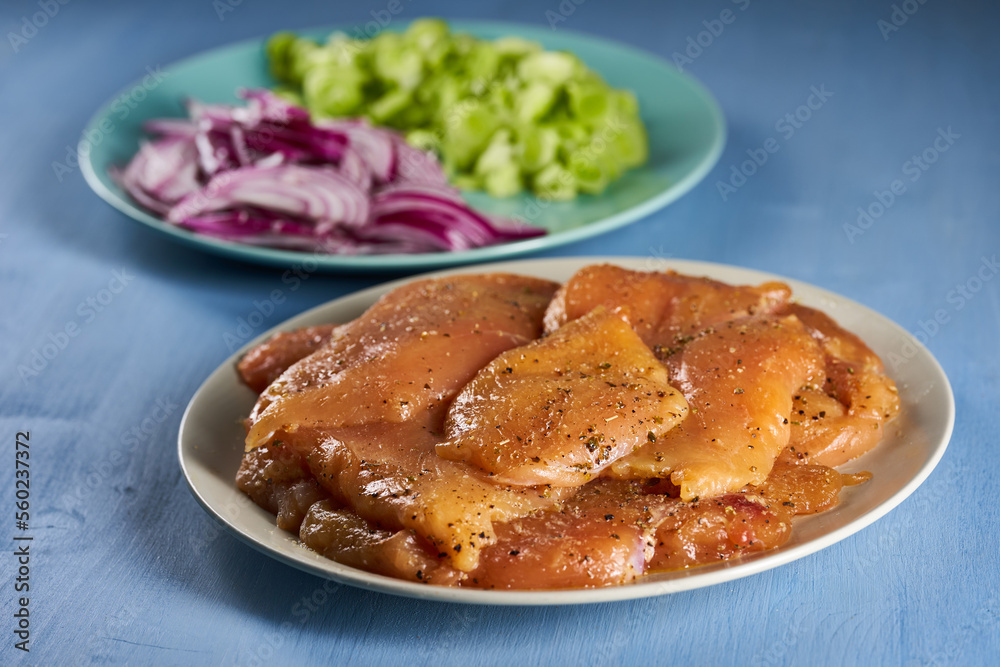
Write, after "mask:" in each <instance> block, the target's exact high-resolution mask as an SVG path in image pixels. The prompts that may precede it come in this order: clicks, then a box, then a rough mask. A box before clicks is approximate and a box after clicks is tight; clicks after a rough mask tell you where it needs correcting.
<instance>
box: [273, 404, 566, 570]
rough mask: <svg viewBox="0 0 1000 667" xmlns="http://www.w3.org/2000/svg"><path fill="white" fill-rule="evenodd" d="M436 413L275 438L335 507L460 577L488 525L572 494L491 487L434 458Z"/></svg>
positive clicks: (489, 534)
mask: <svg viewBox="0 0 1000 667" xmlns="http://www.w3.org/2000/svg"><path fill="white" fill-rule="evenodd" d="M443 413H444V411H443V410H442V409H440V408H438V409H436V410H435V411H433V412H431V411H428V412H426V413H425V414H424V415H420V416H419V417H417V418H414V419H412V420H410V421H408V422H404V423H401V424H391V423H384V424H369V425H365V426H354V427H345V428H339V429H330V430H327V431H323V432H319V431H313V430H311V429H308V428H302V429H297V430H296V431H295V432H293V433H280V434H279V437H280V438H281V443H282V446H283V447H284V446H287V447H290V448H292V449H294V450H296V451H300V452H302V453H303V454H304V455H305V456H306V458H307V460H308V465H309V468H310V470H311V472H312V473H313V475H314V476H315V477H316V479H317V481H318V482H319V483H320V484H321V485H322V486H323V488H324V489H326V490H327V491H328V492H329V493H330V494H331V495H332V496H333V498H334V499H335V500H337V501H338V502H340V503H342V504H344V505H346V506H348V507H350V508H351V509H352V510H353V511H355V512H356V513H357V514H358V515H359V516H360V517H362V518H363V519H365V520H367V521H370V522H372V523H374V524H376V525H377V526H378V527H379V528H381V529H384V530H390V531H398V530H403V529H408V530H412V531H413V532H414V533H415V534H416V535H417V536H419V537H420V538H421V539H423V540H425V541H426V542H427V543H428V544H430V545H433V547H434V548H435V549H436V550H437V551H436V553H437V554H439V555H440V556H441V557H442V558H447V559H448V560H449V562H450V563H451V565H452V566H453V567H455V568H457V569H460V570H463V571H469V570H471V569H472V568H474V567H475V565H476V561H477V559H478V558H479V552H480V550H481V549H482V548H483V547H484V546H486V545H488V544H490V543H492V542H493V541H495V537H496V536H495V532H494V523H496V522H503V521H510V520H512V519H515V518H517V517H521V516H525V515H527V514H530V513H532V512H535V511H537V510H539V509H547V508H551V507H553V506H554V505H555V504H556V503H557V502H558V501H559V500H561V499H564V498H566V497H568V496H570V495H571V494H572V491H573V490H572V489H553V488H549V487H544V486H543V487H530V486H521V487H512V486H504V485H499V484H494V483H493V482H492V481H490V479H489V478H488V476H487V475H486V474H485V473H482V472H481V471H479V470H477V469H476V468H474V467H472V466H470V465H468V464H466V463H461V462H455V461H447V460H445V459H442V458H440V457H439V456H437V454H435V453H434V445H435V444H436V443H438V442H440V441H441V429H442V427H443V423H444V414H443Z"/></svg>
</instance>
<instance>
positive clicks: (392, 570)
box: [299, 500, 462, 586]
mask: <svg viewBox="0 0 1000 667" xmlns="http://www.w3.org/2000/svg"><path fill="white" fill-rule="evenodd" d="M299 539H300V540H302V543H303V544H305V545H306V546H307V547H309V548H310V549H312V550H313V551H315V552H317V553H319V554H322V555H323V556H326V557H327V558H329V559H331V560H335V561H337V562H338V563H342V564H344V565H348V566H350V567H356V568H358V569H360V570H365V571H367V572H374V573H375V574H383V575H385V576H387V577H395V578H397V579H405V580H410V581H419V582H422V583H425V584H438V585H441V586H448V585H454V584H457V583H458V580H459V578H460V577H461V576H462V573H461V572H459V571H458V570H456V569H454V568H452V567H449V566H448V564H447V562H446V561H443V560H442V559H440V558H438V556H437V554H436V553H435V552H434V550H432V549H429V548H428V546H427V545H426V544H425V543H423V542H421V540H420V539H419V538H417V537H416V536H415V535H414V534H413V533H411V532H410V531H406V530H397V531H390V530H381V529H379V528H376V527H374V526H373V525H372V524H371V523H369V522H367V521H365V520H364V519H362V518H361V517H359V516H358V515H357V514H355V513H354V512H351V511H350V510H345V509H342V508H339V507H336V506H335V505H334V504H333V503H332V502H331V501H329V500H324V501H322V502H318V503H316V504H315V505H313V506H312V507H310V508H309V513H308V514H307V515H306V517H305V521H303V522H302V529H301V531H300V532H299Z"/></svg>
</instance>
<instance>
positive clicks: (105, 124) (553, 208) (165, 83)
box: [79, 21, 726, 271]
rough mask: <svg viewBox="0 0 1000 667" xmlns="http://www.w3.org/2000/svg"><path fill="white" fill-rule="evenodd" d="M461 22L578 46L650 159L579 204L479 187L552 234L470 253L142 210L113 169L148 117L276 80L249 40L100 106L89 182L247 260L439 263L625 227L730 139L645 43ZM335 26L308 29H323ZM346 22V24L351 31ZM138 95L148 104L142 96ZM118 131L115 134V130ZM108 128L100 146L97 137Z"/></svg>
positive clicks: (697, 91)
mask: <svg viewBox="0 0 1000 667" xmlns="http://www.w3.org/2000/svg"><path fill="white" fill-rule="evenodd" d="M451 25H452V28H453V29H454V30H456V31H463V32H469V33H471V34H473V35H476V36H478V37H483V38H487V39H495V38H497V37H502V36H505V35H517V36H519V37H524V38H526V39H531V40H535V41H537V42H540V43H541V44H542V45H543V46H544V47H545V48H546V49H552V50H565V51H571V52H573V53H575V54H577V55H578V56H579V57H580V58H581V59H582V60H583V61H584V62H585V63H586V64H587V65H588V66H589V67H590V68H591V69H593V70H595V71H597V72H599V73H600V74H601V76H603V77H604V78H605V80H607V82H608V83H609V84H611V85H612V86H614V87H616V88H627V89H629V90H632V91H634V92H635V94H636V96H637V97H638V99H639V109H640V112H641V114H642V119H643V122H644V123H645V124H646V128H647V131H648V133H649V142H650V153H649V161H648V162H647V164H646V165H645V166H643V167H642V168H640V169H634V170H632V171H629V172H627V173H626V174H625V175H624V176H622V178H620V179H619V180H617V181H616V182H614V183H613V184H611V186H609V187H608V189H607V190H606V191H605V192H604V193H603V194H601V195H597V196H590V195H584V196H580V197H577V198H576V199H575V200H573V201H571V202H544V201H539V200H537V199H535V198H534V197H531V196H530V195H527V194H523V195H520V196H516V197H511V198H508V199H496V198H492V197H489V196H487V195H485V194H481V193H468V194H467V199H468V201H469V202H470V203H471V204H472V205H473V206H475V207H476V208H478V209H480V210H482V211H485V212H487V213H490V214H495V215H502V216H511V215H520V216H522V217H524V218H525V219H527V220H529V221H531V222H533V223H534V224H536V225H540V226H542V227H545V228H546V229H547V230H548V232H549V233H548V234H547V235H546V236H542V237H536V238H533V239H527V240H523V241H516V242H513V243H504V244H500V245H493V246H487V247H484V248H476V249H473V250H467V251H461V252H439V253H423V254H413V255H316V254H312V253H303V252H295V251H289V250H274V249H270V248H259V247H254V246H248V245H241V244H238V243H230V242H226V241H219V240H216V239H212V238H209V237H205V236H200V235H198V234H195V233H193V232H190V231H188V230H186V229H182V228H180V227H177V226H174V225H171V224H168V223H166V222H164V221H163V220H161V219H159V218H158V217H156V216H155V215H153V214H151V213H149V212H148V211H146V210H144V209H142V208H140V207H139V206H138V205H136V204H135V203H134V202H133V201H132V200H131V198H129V196H128V195H127V194H126V193H125V192H124V191H123V190H122V189H121V188H120V187H118V185H117V184H116V183H115V182H114V181H113V180H112V179H111V177H110V176H109V172H108V169H109V168H110V167H112V166H115V165H124V164H125V163H127V162H128V160H129V159H130V158H131V157H132V156H133V155H134V154H135V153H136V151H137V150H138V149H139V141H140V139H141V138H142V137H143V131H142V124H143V123H144V122H145V121H147V120H149V119H151V118H162V117H180V116H184V107H183V101H184V100H185V99H186V98H189V97H193V98H195V99H198V100H201V101H204V102H215V103H236V102H238V98H237V97H236V90H237V89H238V88H256V87H270V86H273V85H274V83H275V82H274V80H273V79H272V78H271V76H270V75H269V74H268V71H267V64H266V61H265V57H264V53H263V40H260V39H255V40H251V41H246V42H240V43H238V44H233V45H230V46H225V47H222V48H219V49H214V50H212V51H208V52H206V53H203V54H200V55H197V56H193V57H191V58H188V59H186V60H182V61H180V62H178V63H175V64H174V65H172V66H170V67H168V68H166V69H165V70H164V71H163V73H162V77H163V78H162V81H160V82H159V83H158V84H156V85H155V86H146V87H143V86H142V84H141V82H136V84H134V85H133V86H129V87H128V88H126V89H125V91H123V93H122V94H125V95H128V94H129V93H130V92H137V91H140V90H141V91H143V92H144V94H145V98H144V99H143V100H141V102H139V103H138V104H135V105H134V107H135V108H134V109H133V108H129V107H128V106H126V105H123V104H122V103H121V102H120V101H118V100H119V99H120V97H121V95H117V96H115V98H114V99H113V100H112V101H111V102H109V103H108V104H106V105H105V106H104V107H103V108H101V109H100V110H99V111H98V112H97V114H96V115H95V116H94V117H93V118H92V119H91V121H90V123H88V125H87V128H86V130H84V135H83V136H84V139H82V140H81V143H80V153H79V154H80V156H81V167H82V171H83V174H84V177H85V178H86V180H87V183H88V184H89V185H90V187H91V188H93V190H94V191H95V192H96V193H97V194H98V195H100V196H101V197H102V198H103V199H104V200H105V201H107V202H108V203H109V204H111V205H112V206H114V207H115V208H117V209H118V210H119V211H121V212H122V213H124V214H125V215H127V216H129V217H131V218H133V219H135V220H138V221H139V222H141V223H143V224H145V225H148V226H149V227H152V228H153V229H155V230H157V231H159V232H162V233H163V234H166V235H167V236H169V237H172V238H174V239H177V240H179V241H183V242H185V243H188V244H190V245H193V246H196V247H198V248H200V249H202V250H206V251H208V252H213V253H216V254H219V255H224V256H227V257H233V258H236V259H241V260H244V261H248V262H254V263H258V264H266V265H271V266H278V267H290V266H296V265H300V264H302V262H303V260H306V259H307V260H308V261H309V263H310V264H313V263H314V262H315V264H316V265H317V267H318V269H319V270H327V271H400V270H417V269H432V268H440V267H446V266H454V265H459V264H467V263H472V262H484V261H493V260H498V259H503V258H507V257H513V256H516V255H523V254H525V253H531V252H537V251H539V250H545V249H547V248H552V247H556V246H560V245H564V244H567V243H572V242H574V241H580V240H583V239H586V238H590V237H592V236H596V235H598V234H603V233H605V232H608V231H611V230H613V229H617V228H619V227H622V226H624V225H627V224H629V223H631V222H634V221H636V220H638V219H640V218H642V217H644V216H646V215H649V214H650V213H652V212H653V211H656V210H658V209H660V208H662V207H664V206H666V205H667V204H669V203H671V202H673V201H674V200H675V199H677V198H678V197H680V196H681V195H683V194H685V193H686V192H687V191H688V190H690V189H691V188H693V187H694V186H695V185H697V184H698V182H699V181H701V180H702V179H703V178H704V177H705V176H706V175H707V174H708V172H709V171H710V170H711V169H712V167H713V166H714V165H715V163H716V161H717V160H718V159H719V155H720V154H721V153H722V147H723V144H724V143H725V135H726V130H725V120H724V118H723V115H722V111H721V110H720V109H719V106H718V104H717V103H716V101H715V100H714V99H713V98H712V96H711V94H710V93H709V92H708V91H707V90H705V88H704V87H703V86H702V85H701V84H699V83H698V82H697V81H695V80H694V79H692V78H691V77H689V76H686V75H684V74H682V73H680V72H679V71H678V70H677V69H676V68H674V67H673V66H672V65H670V64H668V63H666V62H665V61H663V60H661V59H659V58H657V57H656V56H653V55H651V54H649V53H645V52H643V51H639V50H637V49H634V48H631V47H629V46H625V45H622V44H617V43H614V42H610V41H607V40H604V39H599V38H597V37H591V36H589V35H584V34H581V33H574V32H571V31H567V30H559V31H553V30H549V29H547V28H542V27H538V26H529V25H520V24H515V23H498V22H493V21H490V22H477V21H453V22H451ZM335 29H336V28H331V27H327V28H319V29H315V30H309V31H304V32H303V33H302V34H305V35H308V36H310V37H314V38H322V37H325V36H326V35H328V34H329V33H331V32H332V31H333V30H335ZM342 29H343V28H342ZM132 99H134V100H137V101H138V96H137V95H134V96H133V97H132ZM108 128H110V131H109V129H108ZM97 136H100V137H102V140H101V141H100V142H96V145H93V146H91V145H89V142H88V140H87V139H86V138H87V137H97Z"/></svg>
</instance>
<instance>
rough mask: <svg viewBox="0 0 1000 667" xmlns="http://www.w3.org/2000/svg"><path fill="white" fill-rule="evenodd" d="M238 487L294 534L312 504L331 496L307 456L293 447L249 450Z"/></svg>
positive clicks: (282, 527)
mask: <svg viewBox="0 0 1000 667" xmlns="http://www.w3.org/2000/svg"><path fill="white" fill-rule="evenodd" d="M275 444H276V443H275ZM236 486H237V487H238V488H239V489H240V490H241V491H243V493H245V494H247V495H248V496H250V499H251V500H253V501H254V502H255V503H257V505H259V506H260V507H263V508H264V509H266V510H267V511H268V512H270V513H271V514H274V515H276V516H277V525H278V528H281V529H282V530H287V531H291V532H293V533H297V532H299V526H300V525H301V524H302V518H303V517H304V516H305V515H306V511H307V510H308V509H309V507H310V506H311V505H312V504H313V503H315V502H318V501H320V500H323V499H325V498H329V497H330V496H329V494H328V493H327V492H326V491H325V490H324V489H323V488H322V487H321V486H320V485H319V484H318V483H317V482H316V479H315V478H314V477H313V474H312V472H310V470H309V466H308V464H307V463H306V460H305V457H304V456H303V455H302V454H301V453H299V452H298V451H295V450H293V449H292V448H290V447H281V446H277V447H274V446H264V447H259V448H257V449H255V450H253V451H250V452H246V453H245V454H244V455H243V461H242V462H241V463H240V469H239V471H238V472H237V473H236Z"/></svg>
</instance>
